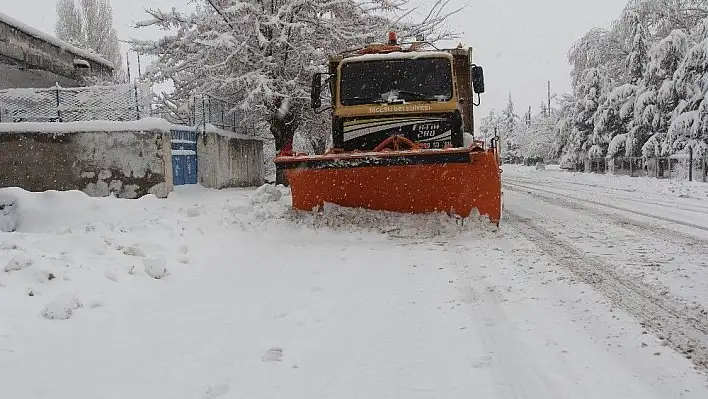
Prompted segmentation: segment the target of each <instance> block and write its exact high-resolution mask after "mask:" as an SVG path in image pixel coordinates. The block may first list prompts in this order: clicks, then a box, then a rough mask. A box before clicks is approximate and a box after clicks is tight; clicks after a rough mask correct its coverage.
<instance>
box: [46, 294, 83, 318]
mask: <svg viewBox="0 0 708 399" xmlns="http://www.w3.org/2000/svg"><path fill="white" fill-rule="evenodd" d="M82 306H83V304H82V303H81V301H79V299H78V298H77V297H75V296H73V295H71V294H62V295H60V296H59V297H57V298H56V299H54V300H53V301H51V302H49V304H47V306H46V307H45V308H44V310H42V316H44V317H45V318H47V319H49V320H66V319H68V318H70V317H71V316H72V315H73V314H74V311H76V309H78V308H80V307H82Z"/></svg>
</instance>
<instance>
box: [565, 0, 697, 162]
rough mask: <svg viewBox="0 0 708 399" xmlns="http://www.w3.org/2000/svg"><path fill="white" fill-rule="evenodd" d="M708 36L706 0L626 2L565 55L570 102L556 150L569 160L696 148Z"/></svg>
mask: <svg viewBox="0 0 708 399" xmlns="http://www.w3.org/2000/svg"><path fill="white" fill-rule="evenodd" d="M707 38H708V0H631V1H630V2H629V4H628V5H627V6H626V7H625V9H624V10H623V11H622V14H621V15H620V17H619V18H618V19H617V20H616V21H615V22H613V23H612V24H611V26H610V27H609V28H608V29H603V28H594V29H592V30H590V31H589V32H588V33H587V34H586V35H585V36H583V37H582V38H581V39H580V40H578V41H577V42H576V43H575V45H574V46H573V47H572V48H571V49H570V51H569V53H568V59H569V61H570V63H571V66H572V71H571V78H572V85H573V95H574V97H575V98H576V100H575V101H576V103H575V106H574V107H573V109H572V111H569V109H568V108H566V109H565V110H564V113H565V114H564V116H563V117H560V118H559V119H558V121H557V124H558V126H556V129H555V132H556V134H557V135H559V136H560V137H557V139H556V143H557V147H556V148H557V150H560V152H561V155H562V156H563V157H564V158H565V159H566V160H567V161H568V162H575V161H579V160H580V159H582V158H584V157H585V156H587V155H591V156H604V155H606V156H615V155H623V154H624V155H633V156H638V155H644V156H657V155H660V156H666V155H670V154H673V153H676V152H680V151H685V150H686V148H687V147H692V148H694V150H699V151H702V150H700V149H702V148H705V147H707V146H708V144H706V143H707V142H708V141H707V139H708V138H707V135H706V133H705V132H708V102H707V101H705V99H706V95H707V93H708V41H706V39H707ZM569 118H572V119H573V121H574V122H573V126H572V128H570V124H569V123H568V122H569ZM587 132H592V136H591V137H590V140H587V139H586V138H587V137H588V136H587ZM588 143H590V144H592V145H591V146H588ZM623 150H624V151H623Z"/></svg>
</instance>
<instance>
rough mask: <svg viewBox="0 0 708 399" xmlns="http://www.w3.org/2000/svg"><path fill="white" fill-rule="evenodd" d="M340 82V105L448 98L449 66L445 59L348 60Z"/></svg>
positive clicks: (450, 72)
mask: <svg viewBox="0 0 708 399" xmlns="http://www.w3.org/2000/svg"><path fill="white" fill-rule="evenodd" d="M340 85H341V90H340V93H341V103H342V105H357V104H371V103H389V102H402V101H449V100H450V99H452V69H451V67H450V61H449V60H448V59H447V58H419V59H396V60H376V61H362V62H350V63H346V64H344V65H342V77H341V82H340Z"/></svg>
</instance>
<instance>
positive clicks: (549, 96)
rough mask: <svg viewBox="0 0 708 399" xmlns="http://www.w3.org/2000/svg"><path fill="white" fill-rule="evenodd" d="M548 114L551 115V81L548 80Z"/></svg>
mask: <svg viewBox="0 0 708 399" xmlns="http://www.w3.org/2000/svg"><path fill="white" fill-rule="evenodd" d="M548 116H551V81H550V80H549V81H548Z"/></svg>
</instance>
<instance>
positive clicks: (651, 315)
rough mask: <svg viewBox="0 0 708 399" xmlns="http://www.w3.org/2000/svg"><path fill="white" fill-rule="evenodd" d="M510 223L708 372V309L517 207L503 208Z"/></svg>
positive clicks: (545, 251)
mask: <svg viewBox="0 0 708 399" xmlns="http://www.w3.org/2000/svg"><path fill="white" fill-rule="evenodd" d="M505 213H506V214H505V220H506V223H507V225H509V226H510V227H511V228H513V229H516V230H517V231H518V232H519V233H521V234H522V235H523V236H525V237H526V238H528V239H529V240H530V241H531V242H533V243H534V244H535V245H536V247H537V248H538V249H539V250H541V251H542V252H544V253H546V254H548V255H549V256H551V258H552V259H556V260H557V261H558V263H559V264H560V265H561V266H563V267H565V268H567V269H569V270H570V271H571V272H572V273H573V274H574V275H576V276H577V277H578V278H579V279H581V280H582V281H583V282H585V283H586V284H588V285H590V286H592V287H594V288H595V289H596V290H598V291H599V292H601V293H602V294H603V295H604V296H606V297H607V298H608V299H609V300H610V301H611V302H612V303H613V304H614V305H615V306H617V307H619V308H621V309H623V310H624V311H626V312H627V313H629V314H630V315H632V316H634V317H635V318H637V319H638V320H639V322H640V323H641V324H642V326H643V327H645V328H646V329H648V330H650V331H652V332H653V333H655V334H656V335H657V336H658V337H659V338H662V339H663V340H664V342H666V344H667V345H668V346H670V347H671V348H673V349H674V350H676V351H677V352H679V353H681V354H683V355H684V356H685V357H686V358H688V359H690V360H691V362H693V364H694V365H696V366H697V367H699V368H701V369H702V370H704V371H708V312H706V310H704V309H702V308H697V309H695V308H694V309H690V308H688V307H686V306H685V305H683V304H681V303H680V302H678V301H676V300H673V299H672V298H669V297H665V296H662V295H661V294H660V293H658V292H655V291H654V290H652V289H651V288H650V287H648V286H646V285H644V284H642V283H641V282H638V281H636V280H635V279H632V278H630V277H628V276H625V275H622V274H620V273H618V272H616V271H615V270H614V268H613V267H611V266H609V265H607V264H605V263H603V262H602V261H601V260H600V259H598V258H597V257H593V256H589V255H587V254H585V253H583V252H582V251H580V250H578V249H576V248H575V247H573V246H572V245H571V244H569V243H567V242H565V241H563V240H561V239H559V238H557V237H555V236H554V235H553V234H552V233H551V232H550V231H549V230H546V229H545V228H543V227H541V226H539V225H538V224H536V223H534V222H533V220H532V219H528V218H524V217H522V216H519V215H517V214H515V213H514V212H513V211H509V210H508V208H507V209H506V210H505Z"/></svg>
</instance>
